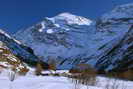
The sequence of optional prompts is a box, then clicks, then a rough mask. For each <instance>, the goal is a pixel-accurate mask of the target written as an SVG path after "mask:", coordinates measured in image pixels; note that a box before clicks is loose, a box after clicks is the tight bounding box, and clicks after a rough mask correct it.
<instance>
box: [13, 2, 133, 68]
mask: <svg viewBox="0 0 133 89" xmlns="http://www.w3.org/2000/svg"><path fill="white" fill-rule="evenodd" d="M132 24H133V4H127V5H121V6H118V7H116V8H115V9H113V10H112V11H111V12H109V13H107V14H104V15H103V16H102V17H101V18H99V19H98V20H97V21H91V20H89V19H87V18H84V17H80V16H75V15H72V14H70V13H62V14H59V15H57V16H55V17H53V18H44V20H43V21H42V22H40V23H38V24H36V25H34V26H32V27H30V28H28V29H26V30H21V31H19V32H17V33H16V34H15V37H16V39H18V40H20V41H21V42H23V43H24V44H26V45H28V46H29V47H31V48H32V49H33V50H34V52H35V54H36V55H37V56H39V57H43V58H44V60H45V61H47V60H48V59H55V60H57V62H58V68H63V69H64V68H71V67H72V66H74V65H76V64H78V63H88V64H91V65H92V66H94V67H96V68H97V69H106V70H112V69H114V68H115V69H116V68H118V67H119V66H123V65H125V64H126V63H125V62H124V61H127V59H128V57H129V58H130V59H129V60H131V61H132V60H133V59H132V58H133V57H132V54H133V51H132V49H133V48H132V43H133V41H132V40H133V38H132V36H133V35H132V34H131V32H132V30H133V29H132ZM130 34H131V35H130ZM128 39H130V41H128ZM128 42H129V43H128ZM127 44H128V45H127ZM125 46H126V47H125ZM129 48H131V50H128V49H129ZM121 50H124V51H121ZM130 56H131V57H130ZM125 57H126V58H125ZM119 61H121V62H120V63H119ZM128 67H129V66H128V65H127V66H126V68H128ZM119 68H120V67H119ZM121 68H122V67H121Z"/></svg>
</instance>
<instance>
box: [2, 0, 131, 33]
mask: <svg viewBox="0 0 133 89" xmlns="http://www.w3.org/2000/svg"><path fill="white" fill-rule="evenodd" d="M131 2H133V0H0V28H1V29H4V30H6V31H7V32H9V33H15V32H16V31H18V30H20V29H25V28H27V27H29V26H31V25H33V24H35V23H38V22H39V21H41V20H42V19H43V18H44V17H52V16H55V15H57V14H59V13H63V12H70V13H73V14H76V15H80V16H84V17H87V18H90V19H96V18H98V17H100V16H101V15H102V14H104V13H106V12H108V11H110V10H111V9H112V8H113V6H115V5H120V4H126V3H131Z"/></svg>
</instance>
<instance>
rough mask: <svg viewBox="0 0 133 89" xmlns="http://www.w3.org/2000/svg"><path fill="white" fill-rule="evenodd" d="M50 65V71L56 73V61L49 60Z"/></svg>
mask: <svg viewBox="0 0 133 89" xmlns="http://www.w3.org/2000/svg"><path fill="white" fill-rule="evenodd" d="M48 64H49V70H53V71H56V65H57V62H56V60H55V59H53V58H49V59H48Z"/></svg>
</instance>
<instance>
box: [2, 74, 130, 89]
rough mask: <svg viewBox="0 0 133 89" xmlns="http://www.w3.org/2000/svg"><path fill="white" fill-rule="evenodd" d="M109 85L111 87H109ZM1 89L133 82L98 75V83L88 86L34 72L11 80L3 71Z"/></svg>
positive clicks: (122, 86) (124, 86)
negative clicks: (34, 73) (37, 74)
mask: <svg viewBox="0 0 133 89" xmlns="http://www.w3.org/2000/svg"><path fill="white" fill-rule="evenodd" d="M112 85H113V87H114V88H113V87H112ZM108 86H110V88H107V87H108ZM75 87H78V88H75ZM0 89H133V82H131V81H122V80H115V79H108V78H104V77H97V83H96V85H95V86H88V87H87V86H85V85H75V84H74V83H72V82H71V81H70V79H69V78H66V77H54V76H35V75H33V74H32V73H29V74H28V75H26V76H23V77H20V76H17V77H16V78H15V80H14V81H13V82H11V81H10V80H9V78H8V73H4V74H3V73H2V74H0Z"/></svg>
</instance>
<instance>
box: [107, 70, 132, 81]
mask: <svg viewBox="0 0 133 89" xmlns="http://www.w3.org/2000/svg"><path fill="white" fill-rule="evenodd" d="M106 75H107V76H108V77H113V78H120V79H127V80H133V70H131V69H129V70H127V71H124V72H109V73H107V74H106Z"/></svg>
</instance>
